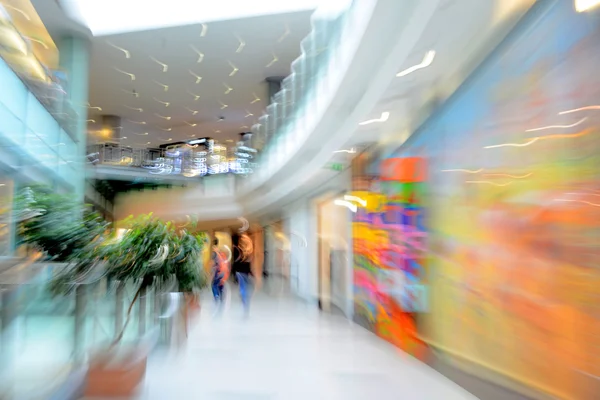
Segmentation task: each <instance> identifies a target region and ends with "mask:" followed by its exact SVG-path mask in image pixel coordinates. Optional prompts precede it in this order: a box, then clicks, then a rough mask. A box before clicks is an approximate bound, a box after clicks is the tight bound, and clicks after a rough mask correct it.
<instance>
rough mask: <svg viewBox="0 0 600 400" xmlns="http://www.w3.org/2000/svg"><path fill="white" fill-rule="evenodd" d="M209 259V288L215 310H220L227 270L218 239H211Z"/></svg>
mask: <svg viewBox="0 0 600 400" xmlns="http://www.w3.org/2000/svg"><path fill="white" fill-rule="evenodd" d="M210 261H211V276H212V279H211V288H212V292H213V297H214V298H215V303H216V305H217V312H220V311H221V310H222V307H223V292H224V287H225V282H226V281H227V278H228V275H229V271H228V268H227V263H226V262H225V260H224V259H223V256H222V255H221V252H220V250H219V239H214V240H213V246H212V250H211V255H210Z"/></svg>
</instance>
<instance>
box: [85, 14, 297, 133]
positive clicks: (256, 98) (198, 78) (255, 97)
mask: <svg viewBox="0 0 600 400" xmlns="http://www.w3.org/2000/svg"><path fill="white" fill-rule="evenodd" d="M207 32H208V25H207V24H202V31H201V33H200V36H201V37H202V36H206V34H207ZM290 33H291V31H290V29H289V26H288V25H287V24H286V30H285V32H284V33H283V35H282V36H281V37H280V38H279V39H278V40H277V42H278V43H281V42H282V41H283V40H284V39H285V38H286V37H287V36H288V35H289V34H290ZM235 36H236V38H237V39H238V42H239V43H238V47H237V48H236V53H241V52H242V51H243V49H244V48H245V46H246V42H245V41H244V40H243V39H242V38H240V37H239V36H238V35H235ZM107 44H108V45H109V46H111V47H114V48H115V49H117V50H119V51H121V52H122V53H123V54H124V56H125V58H126V59H130V58H131V52H130V51H129V50H127V49H125V48H123V47H120V46H118V45H116V44H114V43H112V42H110V41H107ZM190 47H191V49H192V50H193V51H194V52H195V53H196V55H197V56H198V59H197V63H201V62H202V61H203V60H204V56H205V55H204V53H202V52H201V51H200V50H198V49H197V48H196V47H195V46H194V45H190ZM149 57H150V59H151V60H152V61H154V62H155V63H157V64H158V65H160V66H161V67H162V72H167V71H168V70H169V65H168V64H165V63H163V62H162V61H160V60H158V59H156V58H154V57H152V56H149ZM278 61H279V58H278V57H277V55H276V54H273V59H272V60H271V61H270V62H269V63H268V64H267V65H266V67H267V68H269V67H271V66H272V65H274V64H275V63H276V62H278ZM228 64H229V66H230V67H231V68H232V70H231V72H230V73H229V76H234V75H235V74H236V73H237V72H238V71H239V68H238V67H237V66H236V65H235V64H234V63H233V62H231V61H228ZM114 69H115V70H116V71H117V72H120V73H123V74H125V75H128V76H129V77H130V78H131V80H135V79H136V76H135V74H132V73H129V72H127V71H124V70H122V69H120V68H118V67H114ZM189 73H190V74H191V75H192V76H193V77H195V78H196V84H199V83H200V82H201V81H202V77H201V76H199V75H198V74H196V73H195V72H193V71H192V70H189ZM153 82H154V83H156V84H157V85H159V86H161V87H162V88H163V90H164V91H165V92H167V91H168V90H169V86H168V85H166V84H163V83H161V82H158V81H156V80H153ZM223 86H224V87H225V91H224V94H229V93H231V92H232V91H233V88H232V87H231V86H229V85H228V84H227V83H225V82H224V83H223ZM122 90H123V91H124V92H126V93H129V94H132V95H133V96H134V97H135V98H139V96H140V94H139V93H138V92H136V91H129V90H126V89H122ZM187 93H188V94H190V95H191V96H192V97H193V98H194V101H198V100H199V99H200V96H199V95H197V94H195V93H193V92H192V91H190V90H187ZM252 96H253V99H252V101H250V104H256V103H258V102H260V101H261V98H260V97H259V96H258V95H257V94H256V93H254V92H253V93H252ZM153 100H154V101H156V102H158V103H161V104H163V105H164V106H165V107H169V106H170V105H171V102H166V101H162V100H160V99H157V98H156V97H153ZM218 102H219V105H220V107H221V109H222V110H223V109H226V108H228V107H229V105H228V104H226V103H224V102H222V101H220V100H219V101H218ZM88 106H89V108H90V109H98V110H99V111H101V110H102V109H101V108H100V107H93V106H91V105H89V104H88ZM125 107H126V108H129V109H131V110H134V111H139V112H144V110H143V109H142V108H138V107H131V106H127V105H125ZM184 108H185V109H186V110H187V111H189V112H191V113H192V115H197V114H198V112H199V111H198V110H193V109H191V108H189V107H187V106H186V107H184ZM154 115H155V116H157V117H159V118H162V119H165V120H168V121H169V120H171V117H170V116H163V115H160V114H158V113H154ZM252 116H254V114H253V113H251V112H250V111H248V110H246V115H245V117H246V118H249V117H252ZM88 122H95V121H94V120H93V119H90V120H88ZM130 122H133V123H137V124H140V125H146V122H145V121H131V120H130ZM185 123H186V124H188V125H189V126H196V125H197V124H196V123H189V122H187V121H185ZM159 129H161V130H165V131H171V130H172V128H167V129H164V128H160V127H159ZM240 129H248V126H247V125H243V126H241V127H240ZM218 132H220V131H218V130H217V131H215V133H218ZM147 134H148V133H147V132H146V133H144V134H143V135H147ZM194 136H195V135H194ZM192 137H193V136H192ZM170 140H172V139H170Z"/></svg>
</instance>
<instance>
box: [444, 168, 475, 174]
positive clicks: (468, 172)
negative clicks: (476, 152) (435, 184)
mask: <svg viewBox="0 0 600 400" xmlns="http://www.w3.org/2000/svg"><path fill="white" fill-rule="evenodd" d="M481 171H483V168H479V169H473V170H471V169H443V170H442V172H465V173H467V174H478V173H480V172H481Z"/></svg>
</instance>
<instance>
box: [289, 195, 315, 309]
mask: <svg viewBox="0 0 600 400" xmlns="http://www.w3.org/2000/svg"><path fill="white" fill-rule="evenodd" d="M285 216H286V218H285V220H286V222H287V224H288V227H287V229H286V231H287V232H288V234H289V239H290V249H291V255H290V264H291V266H290V267H291V268H290V285H291V289H292V291H293V292H294V293H296V294H297V295H298V296H300V297H301V298H303V299H305V300H307V301H313V300H315V299H316V296H317V283H318V280H317V276H316V273H317V269H316V268H315V266H316V264H315V263H314V262H312V261H311V259H310V254H311V253H313V254H316V252H315V251H314V250H313V249H312V247H311V243H312V240H311V238H312V237H313V236H314V234H315V231H316V229H311V225H312V224H311V212H310V205H309V202H308V200H307V199H306V198H304V199H300V200H297V201H296V202H294V203H293V204H291V205H289V206H288V207H286V212H285ZM313 216H314V215H313Z"/></svg>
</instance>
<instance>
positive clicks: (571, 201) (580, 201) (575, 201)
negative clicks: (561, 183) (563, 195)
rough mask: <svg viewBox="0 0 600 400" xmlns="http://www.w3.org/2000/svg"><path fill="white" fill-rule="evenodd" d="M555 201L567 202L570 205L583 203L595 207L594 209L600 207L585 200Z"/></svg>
mask: <svg viewBox="0 0 600 400" xmlns="http://www.w3.org/2000/svg"><path fill="white" fill-rule="evenodd" d="M554 201H565V202H569V203H582V204H589V205H590V206H594V207H600V204H596V203H592V202H590V201H585V200H571V199H554Z"/></svg>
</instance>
